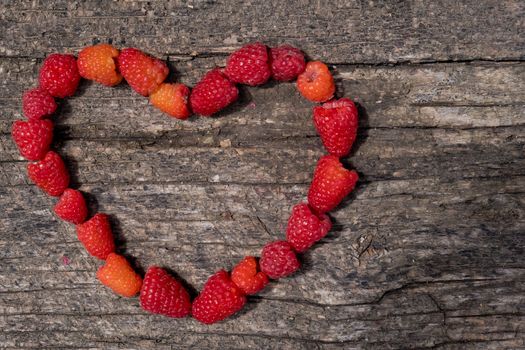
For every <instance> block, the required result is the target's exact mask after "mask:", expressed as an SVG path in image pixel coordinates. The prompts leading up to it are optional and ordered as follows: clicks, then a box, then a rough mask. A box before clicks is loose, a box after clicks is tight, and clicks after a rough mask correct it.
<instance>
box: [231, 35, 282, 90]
mask: <svg viewBox="0 0 525 350" xmlns="http://www.w3.org/2000/svg"><path fill="white" fill-rule="evenodd" d="M268 61H269V57H268V48H267V47H266V45H264V44H261V43H253V44H248V45H245V46H243V47H241V48H240V49H239V50H237V51H235V52H234V53H232V54H231V55H230V57H228V59H227V60H226V68H225V69H224V74H225V75H226V76H227V77H228V78H229V79H230V80H231V81H233V82H235V83H240V84H246V85H251V86H256V85H261V84H264V83H266V82H267V81H268V79H270V75H271V74H272V72H271V70H270V65H269V62H268Z"/></svg>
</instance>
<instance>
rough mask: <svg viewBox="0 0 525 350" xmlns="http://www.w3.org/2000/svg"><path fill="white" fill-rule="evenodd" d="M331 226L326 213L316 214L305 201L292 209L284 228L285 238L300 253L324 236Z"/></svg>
mask: <svg viewBox="0 0 525 350" xmlns="http://www.w3.org/2000/svg"><path fill="white" fill-rule="evenodd" d="M331 228H332V223H331V221H330V218H329V217H328V215H326V214H320V215H317V214H316V213H314V212H312V211H311V210H310V207H309V206H308V204H306V203H300V204H297V205H296V206H295V207H293V209H292V215H290V219H288V227H287V228H286V240H287V241H288V243H290V244H291V245H292V247H293V249H294V250H295V251H296V252H299V253H302V252H304V251H305V250H307V249H308V248H310V247H311V246H312V245H313V244H314V243H315V242H317V241H318V240H320V239H321V238H323V237H324V236H326V234H327V233H328V231H330V229H331Z"/></svg>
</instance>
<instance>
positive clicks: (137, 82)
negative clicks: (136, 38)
mask: <svg viewBox="0 0 525 350" xmlns="http://www.w3.org/2000/svg"><path fill="white" fill-rule="evenodd" d="M117 62H118V68H119V70H120V73H121V74H122V76H123V77H124V79H126V81H127V82H128V84H129V85H130V86H131V88H132V89H133V90H135V91H136V92H138V93H139V94H141V95H142V96H148V95H149V94H151V93H152V92H153V91H155V89H156V88H158V87H159V85H160V84H161V83H162V82H163V81H164V80H165V79H166V77H167V76H168V73H169V69H168V66H167V65H166V63H165V62H162V61H161V60H159V59H156V58H153V57H151V56H149V55H147V54H145V53H144V52H142V51H140V50H138V49H124V50H122V51H120V55H119V56H118V58H117Z"/></svg>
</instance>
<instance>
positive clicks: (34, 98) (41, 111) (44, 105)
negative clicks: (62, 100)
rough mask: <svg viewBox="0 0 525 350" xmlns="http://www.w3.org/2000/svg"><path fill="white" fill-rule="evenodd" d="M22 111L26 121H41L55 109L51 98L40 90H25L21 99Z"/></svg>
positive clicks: (55, 106) (44, 91) (55, 105)
mask: <svg viewBox="0 0 525 350" xmlns="http://www.w3.org/2000/svg"><path fill="white" fill-rule="evenodd" d="M22 109H23V111H24V115H25V116H26V117H27V118H28V119H42V118H44V117H47V116H49V115H51V114H53V113H55V111H56V109H57V104H56V102H55V99H54V98H53V96H51V95H50V94H49V92H47V91H46V90H44V89H42V88H34V89H31V90H27V91H26V92H25V93H24V96H23V97H22Z"/></svg>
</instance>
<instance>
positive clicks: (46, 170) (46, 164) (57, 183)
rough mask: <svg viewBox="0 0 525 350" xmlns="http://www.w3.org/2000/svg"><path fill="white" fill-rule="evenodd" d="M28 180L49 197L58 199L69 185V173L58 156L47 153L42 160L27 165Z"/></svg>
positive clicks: (51, 152) (53, 153)
mask: <svg viewBox="0 0 525 350" xmlns="http://www.w3.org/2000/svg"><path fill="white" fill-rule="evenodd" d="M27 173H28V175H29V178H30V179H31V180H32V181H33V182H34V183H35V184H36V185H37V186H38V187H40V188H41V189H42V190H43V191H44V192H46V193H47V194H48V195H50V196H54V197H58V196H60V195H61V194H62V193H63V192H64V190H65V189H66V188H67V186H68V185H69V173H68V171H67V169H66V165H65V164H64V161H63V160H62V158H60V156H59V155H58V154H56V153H55V152H53V151H49V152H47V153H46V155H45V156H44V159H42V160H40V161H39V162H36V163H29V164H28V165H27Z"/></svg>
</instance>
